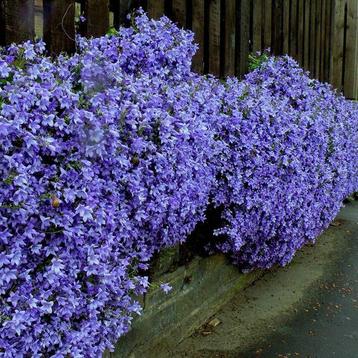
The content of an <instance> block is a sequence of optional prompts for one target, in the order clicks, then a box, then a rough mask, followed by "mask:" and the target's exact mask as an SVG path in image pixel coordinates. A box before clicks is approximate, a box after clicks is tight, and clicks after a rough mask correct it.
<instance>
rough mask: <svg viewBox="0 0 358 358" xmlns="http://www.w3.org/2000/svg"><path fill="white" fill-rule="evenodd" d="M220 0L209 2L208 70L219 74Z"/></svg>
mask: <svg viewBox="0 0 358 358" xmlns="http://www.w3.org/2000/svg"><path fill="white" fill-rule="evenodd" d="M220 15H221V0H211V1H210V3H209V72H210V73H212V74H214V75H216V76H220V57H221V54H220V50H221V48H220V37H221V31H220Z"/></svg>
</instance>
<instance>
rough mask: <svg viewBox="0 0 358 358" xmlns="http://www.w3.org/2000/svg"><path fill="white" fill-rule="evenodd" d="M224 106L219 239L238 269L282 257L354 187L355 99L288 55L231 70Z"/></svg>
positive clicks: (321, 225)
mask: <svg viewBox="0 0 358 358" xmlns="http://www.w3.org/2000/svg"><path fill="white" fill-rule="evenodd" d="M223 114H224V118H221V119H220V121H219V122H218V127H217V132H218V136H219V138H220V140H221V141H222V143H224V144H225V146H226V149H225V150H223V151H222V157H221V158H220V163H221V165H220V164H219V174H220V175H219V178H220V180H219V181H218V184H217V188H216V189H215V190H214V191H213V200H214V202H215V204H216V206H218V207H221V208H222V218H223V221H224V225H223V226H222V227H221V228H220V229H218V230H216V235H218V236H220V237H222V236H223V239H222V240H220V244H218V248H219V250H222V251H224V252H228V253H230V255H231V256H232V257H233V259H234V261H235V262H236V263H237V264H238V265H239V266H240V267H241V268H242V269H252V268H257V267H259V268H269V267H271V266H272V265H274V264H280V265H285V264H286V263H288V262H289V261H290V260H291V259H292V257H293V255H294V253H295V252H296V250H297V249H299V248H300V247H302V245H304V244H305V243H307V242H308V241H313V240H314V239H315V238H316V237H317V236H318V235H319V234H320V233H321V232H322V231H323V230H324V229H325V228H327V226H328V224H329V223H330V221H332V220H333V219H334V217H335V215H336V214H337V212H338V210H339V208H340V207H341V203H342V200H343V199H344V198H345V197H346V196H348V195H349V194H350V193H352V192H353V191H355V190H357V188H358V106H357V104H356V103H353V102H350V101H347V100H345V99H344V98H343V97H342V96H340V95H337V94H336V93H335V92H334V91H333V90H332V88H331V87H330V86H329V85H327V84H322V83H320V82H318V81H316V80H311V79H310V78H309V77H308V75H307V73H305V72H304V71H303V70H302V69H301V68H299V66H298V65H297V63H296V62H295V61H294V60H293V59H291V58H290V57H288V56H286V57H281V58H270V59H269V60H268V61H267V62H266V63H264V64H263V65H262V66H261V67H260V68H259V69H257V70H255V71H253V72H251V73H249V74H248V75H247V76H246V77H245V79H244V80H243V81H242V82H239V81H237V80H236V79H228V81H227V83H226V93H225V95H224V97H223Z"/></svg>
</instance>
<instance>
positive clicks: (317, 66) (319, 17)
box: [314, 0, 322, 78]
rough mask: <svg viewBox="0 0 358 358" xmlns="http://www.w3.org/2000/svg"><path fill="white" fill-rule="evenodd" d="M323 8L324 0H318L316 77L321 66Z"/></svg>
mask: <svg viewBox="0 0 358 358" xmlns="http://www.w3.org/2000/svg"><path fill="white" fill-rule="evenodd" d="M321 10H322V0H316V55H315V71H314V74H315V77H316V78H319V74H320V66H321V54H322V47H321Z"/></svg>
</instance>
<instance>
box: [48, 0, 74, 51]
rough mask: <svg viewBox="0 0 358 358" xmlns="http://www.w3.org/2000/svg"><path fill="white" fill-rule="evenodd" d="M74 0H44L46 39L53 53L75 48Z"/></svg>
mask: <svg viewBox="0 0 358 358" xmlns="http://www.w3.org/2000/svg"><path fill="white" fill-rule="evenodd" d="M74 39H75V5H74V1H73V0H44V40H45V42H46V43H47V45H48V48H49V49H50V53H51V54H52V55H54V54H58V53H59V52H62V51H64V52H73V50H74V48H75V41H74Z"/></svg>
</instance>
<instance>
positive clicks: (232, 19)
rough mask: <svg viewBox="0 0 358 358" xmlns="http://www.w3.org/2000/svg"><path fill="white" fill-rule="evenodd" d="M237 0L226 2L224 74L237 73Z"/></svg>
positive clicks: (231, 74)
mask: <svg viewBox="0 0 358 358" xmlns="http://www.w3.org/2000/svg"><path fill="white" fill-rule="evenodd" d="M235 13H236V2H235V0H226V3H225V14H224V16H225V28H224V32H225V39H224V40H225V43H224V46H225V48H224V74H225V75H226V76H234V75H235V42H236V40H235V37H236V16H235Z"/></svg>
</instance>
